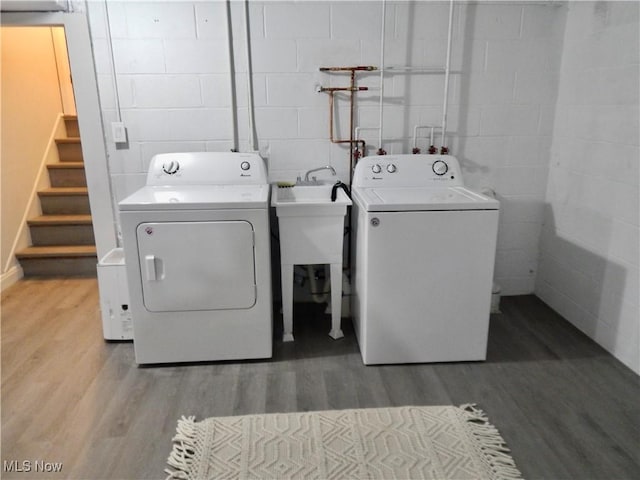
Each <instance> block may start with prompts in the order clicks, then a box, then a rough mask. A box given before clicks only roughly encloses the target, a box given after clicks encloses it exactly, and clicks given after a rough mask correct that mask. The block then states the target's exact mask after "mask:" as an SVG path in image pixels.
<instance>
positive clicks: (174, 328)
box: [119, 152, 272, 364]
mask: <svg viewBox="0 0 640 480" xmlns="http://www.w3.org/2000/svg"><path fill="white" fill-rule="evenodd" d="M268 205H269V185H268V183H267V172H266V168H265V165H264V162H263V160H262V158H260V156H259V155H257V154H253V153H231V152H229V153H213V152H203V153H171V154H161V155H156V156H155V157H153V159H152V160H151V164H150V167H149V172H148V175H147V181H146V185H145V186H144V187H143V188H141V189H140V190H138V191H136V192H135V193H133V194H132V195H130V196H129V197H127V198H125V199H124V200H122V201H121V202H120V203H119V211H120V221H121V225H122V241H123V247H124V252H125V264H126V268H127V280H128V284H129V293H130V308H131V313H132V318H133V340H134V349H135V357H136V362H137V363H139V364H153V363H174V362H196V361H210V360H234V359H249V358H268V357H271V354H272V308H271V306H272V295H271V260H270V245H269V214H268V212H269V211H268Z"/></svg>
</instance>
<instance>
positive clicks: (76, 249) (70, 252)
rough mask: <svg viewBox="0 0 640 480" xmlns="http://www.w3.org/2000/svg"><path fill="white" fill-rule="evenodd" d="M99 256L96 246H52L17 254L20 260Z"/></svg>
mask: <svg viewBox="0 0 640 480" xmlns="http://www.w3.org/2000/svg"><path fill="white" fill-rule="evenodd" d="M92 256H97V250H96V246H95V245H51V246H42V247H27V248H25V249H23V250H21V251H19V252H17V253H16V257H18V258H46V257H92Z"/></svg>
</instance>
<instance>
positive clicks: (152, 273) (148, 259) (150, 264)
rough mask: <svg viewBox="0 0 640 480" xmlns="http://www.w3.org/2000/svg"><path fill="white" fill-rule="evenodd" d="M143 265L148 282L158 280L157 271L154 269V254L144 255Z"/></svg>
mask: <svg viewBox="0 0 640 480" xmlns="http://www.w3.org/2000/svg"><path fill="white" fill-rule="evenodd" d="M144 265H145V270H146V272H147V280H148V281H150V282H152V281H155V280H158V273H157V271H156V256H155V255H145V257H144Z"/></svg>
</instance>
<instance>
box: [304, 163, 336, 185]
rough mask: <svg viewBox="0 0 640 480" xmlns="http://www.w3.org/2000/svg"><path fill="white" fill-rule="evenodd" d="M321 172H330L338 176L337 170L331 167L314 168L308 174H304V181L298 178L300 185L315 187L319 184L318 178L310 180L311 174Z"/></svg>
mask: <svg viewBox="0 0 640 480" xmlns="http://www.w3.org/2000/svg"><path fill="white" fill-rule="evenodd" d="M321 170H329V171H330V172H331V175H334V176H335V175H336V170H335V168H333V167H332V166H331V165H326V166H324V167H318V168H312V169H311V170H309V171H308V172H307V173H305V174H304V180H301V179H300V177H298V184H300V185H314V184H316V183H317V180H316V177H311V178H309V174H311V173H314V172H319V171H321Z"/></svg>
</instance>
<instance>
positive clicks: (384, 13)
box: [378, 0, 453, 149]
mask: <svg viewBox="0 0 640 480" xmlns="http://www.w3.org/2000/svg"><path fill="white" fill-rule="evenodd" d="M452 1H453V0H452ZM386 19H387V1H386V0H382V27H381V30H382V33H381V34H380V122H379V125H380V126H379V128H380V131H379V133H378V147H379V148H380V149H382V127H383V118H384V116H383V112H384V45H385V39H384V37H385V26H386V23H387V22H386Z"/></svg>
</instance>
